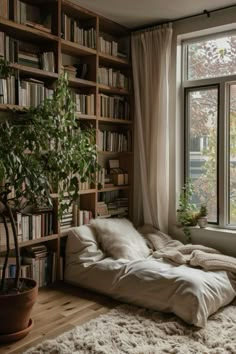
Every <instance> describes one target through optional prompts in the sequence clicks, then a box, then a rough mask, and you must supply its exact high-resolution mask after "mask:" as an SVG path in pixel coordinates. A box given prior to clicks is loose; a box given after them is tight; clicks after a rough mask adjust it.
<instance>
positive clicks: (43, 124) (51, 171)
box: [0, 77, 98, 341]
mask: <svg viewBox="0 0 236 354" xmlns="http://www.w3.org/2000/svg"><path fill="white" fill-rule="evenodd" d="M75 112H76V108H75V104H74V101H73V99H72V96H71V92H70V89H69V87H68V82H67V79H66V77H60V78H59V80H58V83H57V86H56V88H55V90H54V93H53V97H52V98H51V99H47V100H45V101H43V102H42V104H40V105H39V106H38V107H36V108H30V109H29V110H28V111H27V112H24V113H23V114H17V117H16V116H15V113H14V112H13V113H12V114H11V116H10V117H7V118H6V119H2V120H1V122H0V151H1V154H0V186H1V187H0V218H1V221H2V223H3V224H4V227H5V236H6V251H5V252H4V256H5V261H4V265H3V269H2V277H1V283H0V309H1V310H0V341H11V340H16V339H19V338H21V337H23V336H24V335H26V334H27V333H28V331H29V329H30V327H31V324H32V321H31V320H30V311H31V309H32V306H33V303H34V301H35V299H36V296H37V284H36V283H35V281H34V280H32V279H21V278H20V250H19V244H18V239H17V229H16V222H15V219H14V211H15V210H17V211H19V210H22V208H24V207H25V206H27V205H31V206H32V205H33V206H36V207H37V206H42V205H52V198H51V192H52V186H53V187H54V188H55V186H56V188H57V192H58V200H59V208H58V217H59V218H60V216H61V215H62V213H63V210H64V209H65V208H67V207H68V204H66V205H64V204H63V203H62V201H63V197H64V193H65V192H66V193H67V199H69V201H70V203H72V202H73V201H74V200H77V199H78V197H79V182H80V181H81V180H82V181H83V180H87V179H88V178H94V176H95V173H96V169H97V167H98V165H97V152H96V144H95V131H94V130H93V129H91V128H90V127H89V128H85V129H81V127H80V126H79V125H78V121H77V119H76V115H75ZM13 191H14V195H13V196H12V194H13V193H12V192H13ZM9 224H10V226H11V228H12V232H13V236H14V249H15V258H16V273H15V277H14V279H7V278H6V276H5V275H6V267H7V262H8V257H9V252H10V246H9V234H10V230H9ZM0 237H2V235H0ZM2 255H3V253H1V256H2Z"/></svg>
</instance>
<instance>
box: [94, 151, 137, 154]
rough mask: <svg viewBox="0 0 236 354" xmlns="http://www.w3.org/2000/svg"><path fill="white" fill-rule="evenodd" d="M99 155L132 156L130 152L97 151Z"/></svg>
mask: <svg viewBox="0 0 236 354" xmlns="http://www.w3.org/2000/svg"><path fill="white" fill-rule="evenodd" d="M98 153H99V154H101V155H132V154H133V153H132V152H130V151H123V152H116V151H98Z"/></svg>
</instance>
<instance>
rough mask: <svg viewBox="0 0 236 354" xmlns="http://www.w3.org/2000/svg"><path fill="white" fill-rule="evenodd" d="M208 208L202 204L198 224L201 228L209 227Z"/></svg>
mask: <svg viewBox="0 0 236 354" xmlns="http://www.w3.org/2000/svg"><path fill="white" fill-rule="evenodd" d="M207 214H208V210H207V206H206V204H201V206H200V211H199V213H198V216H197V223H198V225H199V226H200V227H201V228H205V227H207Z"/></svg>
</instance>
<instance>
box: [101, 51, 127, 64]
mask: <svg viewBox="0 0 236 354" xmlns="http://www.w3.org/2000/svg"><path fill="white" fill-rule="evenodd" d="M98 55H99V62H100V64H111V65H112V64H115V65H119V66H125V67H130V62H129V60H128V59H123V58H119V57H115V56H113V55H109V54H105V53H102V52H99V53H98Z"/></svg>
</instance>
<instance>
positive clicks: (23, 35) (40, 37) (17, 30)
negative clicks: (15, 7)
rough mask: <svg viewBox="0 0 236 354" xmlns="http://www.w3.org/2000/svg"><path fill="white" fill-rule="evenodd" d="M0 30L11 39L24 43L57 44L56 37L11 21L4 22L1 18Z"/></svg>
mask: <svg viewBox="0 0 236 354" xmlns="http://www.w3.org/2000/svg"><path fill="white" fill-rule="evenodd" d="M0 30H1V31H4V32H5V31H6V32H7V33H8V35H10V36H12V37H13V38H16V39H21V40H24V41H25V40H29V41H34V42H35V41H36V42H41V43H42V41H44V42H48V41H51V42H52V41H54V42H58V40H59V39H58V37H57V36H54V35H53V34H50V33H47V32H44V31H40V30H38V29H36V28H33V27H29V26H26V25H22V24H20V23H16V22H13V21H11V20H6V19H5V18H3V17H0Z"/></svg>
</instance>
